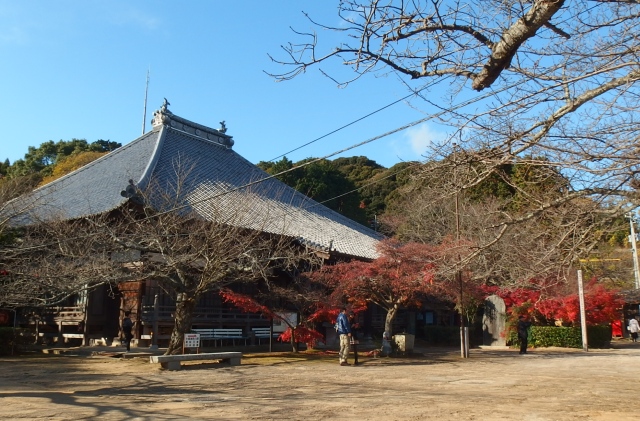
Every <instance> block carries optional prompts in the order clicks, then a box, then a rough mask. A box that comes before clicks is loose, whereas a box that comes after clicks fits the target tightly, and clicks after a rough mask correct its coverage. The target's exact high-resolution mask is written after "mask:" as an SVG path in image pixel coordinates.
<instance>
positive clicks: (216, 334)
mask: <svg viewBox="0 0 640 421" xmlns="http://www.w3.org/2000/svg"><path fill="white" fill-rule="evenodd" d="M191 330H192V331H193V332H194V333H199V334H200V341H206V340H212V341H214V342H213V345H214V346H215V345H216V342H219V343H220V345H222V341H224V340H231V343H232V345H234V346H235V344H236V339H242V340H244V344H245V345H247V339H249V338H247V337H246V336H244V335H243V334H242V329H191Z"/></svg>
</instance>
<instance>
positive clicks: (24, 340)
mask: <svg viewBox="0 0 640 421" xmlns="http://www.w3.org/2000/svg"><path fill="white" fill-rule="evenodd" d="M31 343H33V334H32V333H31V332H30V331H29V330H28V329H15V331H14V329H13V328H12V327H0V355H11V352H12V351H13V353H15V354H17V353H19V352H21V351H24V350H25V349H26V348H27V346H29V344H31Z"/></svg>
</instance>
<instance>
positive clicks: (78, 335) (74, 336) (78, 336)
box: [62, 333, 84, 339]
mask: <svg viewBox="0 0 640 421" xmlns="http://www.w3.org/2000/svg"><path fill="white" fill-rule="evenodd" d="M62 337H63V338H68V339H84V333H63V334H62Z"/></svg>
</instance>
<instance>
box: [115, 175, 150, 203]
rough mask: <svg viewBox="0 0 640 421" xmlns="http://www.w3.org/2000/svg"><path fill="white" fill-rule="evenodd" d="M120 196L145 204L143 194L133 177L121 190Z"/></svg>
mask: <svg viewBox="0 0 640 421" xmlns="http://www.w3.org/2000/svg"><path fill="white" fill-rule="evenodd" d="M120 196H122V197H126V198H127V199H130V200H131V201H132V202H134V203H136V204H138V205H143V204H144V199H143V198H142V194H140V191H139V190H138V187H136V185H135V183H134V182H133V180H131V179H130V180H129V185H128V186H127V188H126V189H124V190H122V191H121V192H120Z"/></svg>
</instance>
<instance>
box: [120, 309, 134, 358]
mask: <svg viewBox="0 0 640 421" xmlns="http://www.w3.org/2000/svg"><path fill="white" fill-rule="evenodd" d="M130 315H131V312H130V311H125V312H124V319H122V333H123V334H124V342H125V345H126V346H127V352H129V351H131V339H133V321H131V317H129V316H130Z"/></svg>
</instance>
